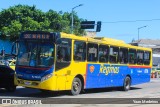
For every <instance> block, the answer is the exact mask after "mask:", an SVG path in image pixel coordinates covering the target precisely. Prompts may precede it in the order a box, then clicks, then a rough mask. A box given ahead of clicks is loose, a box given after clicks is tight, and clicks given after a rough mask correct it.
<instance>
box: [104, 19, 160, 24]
mask: <svg viewBox="0 0 160 107" xmlns="http://www.w3.org/2000/svg"><path fill="white" fill-rule="evenodd" d="M159 20H160V19H146V20H128V21H113V22H102V23H130V22H146V21H159Z"/></svg>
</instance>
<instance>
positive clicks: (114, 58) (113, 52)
mask: <svg viewBox="0 0 160 107" xmlns="http://www.w3.org/2000/svg"><path fill="white" fill-rule="evenodd" d="M118 57H119V48H118V47H110V51H109V61H110V63H118Z"/></svg>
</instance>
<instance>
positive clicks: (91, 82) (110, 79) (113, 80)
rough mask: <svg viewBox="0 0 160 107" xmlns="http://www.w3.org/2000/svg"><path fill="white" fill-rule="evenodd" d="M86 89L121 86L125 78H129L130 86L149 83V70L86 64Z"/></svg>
mask: <svg viewBox="0 0 160 107" xmlns="http://www.w3.org/2000/svg"><path fill="white" fill-rule="evenodd" d="M87 66H88V67H87V77H86V89H87V88H102V87H117V86H123V82H124V79H125V77H126V76H127V75H128V76H130V77H131V85H136V84H140V83H146V82H149V81H150V72H151V68H149V67H146V68H145V67H135V66H134V67H132V66H125V65H124V66H122V65H110V64H88V65H87Z"/></svg>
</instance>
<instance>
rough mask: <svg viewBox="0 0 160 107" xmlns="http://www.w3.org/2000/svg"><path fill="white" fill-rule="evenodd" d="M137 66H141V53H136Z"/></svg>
mask: <svg viewBox="0 0 160 107" xmlns="http://www.w3.org/2000/svg"><path fill="white" fill-rule="evenodd" d="M137 64H138V65H143V51H138V52H137Z"/></svg>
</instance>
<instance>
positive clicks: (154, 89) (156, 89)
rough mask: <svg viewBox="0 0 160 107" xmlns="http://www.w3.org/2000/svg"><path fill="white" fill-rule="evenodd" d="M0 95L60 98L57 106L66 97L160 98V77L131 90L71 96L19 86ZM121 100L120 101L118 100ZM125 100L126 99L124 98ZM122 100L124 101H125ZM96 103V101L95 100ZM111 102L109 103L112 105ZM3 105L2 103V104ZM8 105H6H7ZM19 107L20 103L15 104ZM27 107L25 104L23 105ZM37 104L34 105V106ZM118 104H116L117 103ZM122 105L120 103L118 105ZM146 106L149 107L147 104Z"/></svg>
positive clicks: (93, 90) (89, 91)
mask: <svg viewBox="0 0 160 107" xmlns="http://www.w3.org/2000/svg"><path fill="white" fill-rule="evenodd" d="M0 97H1V98H37V99H41V98H48V99H46V101H45V103H48V104H50V102H53V100H52V99H53V98H56V99H58V98H60V99H61V100H57V101H61V102H56V104H54V105H56V106H60V105H57V104H63V103H67V102H65V100H64V99H65V98H74V99H75V98H160V79H151V82H150V83H146V84H140V85H135V86H132V87H131V90H130V91H128V92H124V91H119V90H118V89H117V88H106V89H90V90H85V92H84V93H82V94H80V95H77V96H71V95H69V94H68V92H67V91H61V92H49V93H42V92H41V91H39V90H37V89H30V88H23V87H20V86H18V87H17V90H16V92H14V93H9V92H6V91H5V90H4V89H1V90H0ZM109 100H111V99H109ZM116 100H117V101H116V102H114V101H113V102H112V101H111V104H114V103H116V104H117V103H118V104H119V102H120V101H121V100H122V99H116ZM118 100H119V101H118ZM123 100H125V99H123ZM123 100H122V101H123ZM93 103H94V104H95V102H93ZM94 104H91V105H90V104H78V105H77V103H76V104H72V106H79V107H80V106H89V107H90V106H93V105H94ZM111 104H110V103H109V104H107V105H111ZM133 105H134V106H141V107H143V106H146V105H145V104H143V105H142V104H130V103H129V104H125V106H127V107H128V106H133ZM0 106H1V105H0ZM5 106H6V105H5ZM8 106H9V105H8ZM12 106H13V105H12ZM14 106H16V107H18V105H14ZM22 106H24V107H25V105H22ZM34 106H35V105H33V107H34ZM94 106H97V107H99V106H104V105H99V104H95V105H94ZM115 106H116V105H115ZM118 106H120V105H118ZM66 107H70V105H66ZM146 107H149V105H148V104H147V106H146Z"/></svg>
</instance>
